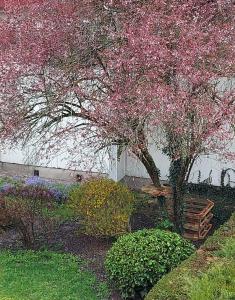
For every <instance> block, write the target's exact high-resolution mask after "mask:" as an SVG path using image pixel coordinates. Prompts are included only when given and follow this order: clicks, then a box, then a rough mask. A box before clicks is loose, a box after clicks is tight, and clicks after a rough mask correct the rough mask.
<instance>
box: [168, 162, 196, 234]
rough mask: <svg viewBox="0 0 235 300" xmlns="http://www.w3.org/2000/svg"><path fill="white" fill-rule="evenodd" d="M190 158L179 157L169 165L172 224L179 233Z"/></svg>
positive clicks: (181, 224)
mask: <svg viewBox="0 0 235 300" xmlns="http://www.w3.org/2000/svg"><path fill="white" fill-rule="evenodd" d="M191 161H192V159H191V158H187V159H184V160H182V159H179V160H177V161H172V162H171V167H170V183H171V186H172V190H173V212H174V224H175V227H176V230H177V231H178V232H179V233H182V232H183V222H184V220H183V217H184V216H183V208H184V207H183V206H184V193H185V183H186V178H187V173H188V168H189V166H190V163H191Z"/></svg>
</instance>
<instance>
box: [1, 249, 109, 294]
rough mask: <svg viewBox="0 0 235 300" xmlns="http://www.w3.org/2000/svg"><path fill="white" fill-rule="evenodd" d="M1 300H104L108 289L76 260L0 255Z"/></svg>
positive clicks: (60, 256)
mask: <svg viewBox="0 0 235 300" xmlns="http://www.w3.org/2000/svg"><path fill="white" fill-rule="evenodd" d="M0 299H1V300H99V299H100V300H104V299H107V288H106V286H105V285H104V284H99V283H98V282H97V280H96V278H95V276H94V275H92V274H91V273H89V272H87V271H85V270H84V269H83V266H82V262H81V261H78V258H77V257H75V256H72V255H68V254H58V253H53V252H47V251H43V252H33V251H18V252H9V251H2V252H0Z"/></svg>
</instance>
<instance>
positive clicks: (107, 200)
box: [68, 178, 134, 236]
mask: <svg viewBox="0 0 235 300" xmlns="http://www.w3.org/2000/svg"><path fill="white" fill-rule="evenodd" d="M133 202H134V196H133V195H132V193H131V192H130V191H129V190H128V188H127V187H125V186H124V185H122V184H120V183H116V182H114V181H113V180H110V179H105V178H102V179H95V180H91V181H88V182H86V183H84V184H83V185H81V186H80V187H79V188H75V189H73V190H72V191H71V193H70V197H69V202H68V205H69V207H70V208H71V209H72V210H73V211H74V213H75V214H77V215H78V216H79V217H80V218H81V222H82V224H83V225H84V231H85V233H86V234H90V235H94V236H118V235H121V234H123V233H125V232H127V231H128V230H129V219H130V216H131V213H132V210H133Z"/></svg>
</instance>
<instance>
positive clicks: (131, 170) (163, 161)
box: [125, 143, 235, 187]
mask: <svg viewBox="0 0 235 300" xmlns="http://www.w3.org/2000/svg"><path fill="white" fill-rule="evenodd" d="M231 151H234V152H235V143H234V145H233V146H232V147H231ZM150 153H151V154H152V156H153V158H154V161H155V162H156V165H157V166H158V168H159V169H160V172H161V179H162V180H167V179H168V175H169V166H170V161H169V159H168V158H167V156H166V155H164V154H162V153H161V152H160V151H155V150H154V148H153V146H152V147H150ZM227 168H232V169H234V170H235V161H227V162H226V161H222V160H221V159H219V158H218V157H216V156H215V155H210V156H201V157H199V158H198V159H197V160H196V162H195V164H194V166H193V169H192V171H191V176H190V180H189V181H190V182H194V183H197V182H198V176H199V171H200V172H201V179H200V181H201V182H202V181H204V180H206V179H207V178H208V177H209V175H210V172H211V170H212V173H211V179H212V181H211V184H213V185H220V179H221V171H222V170H223V169H227ZM228 173H229V175H230V180H231V181H232V183H231V186H234V187H235V172H233V171H230V172H228ZM125 174H126V175H128V176H136V177H144V178H149V176H148V174H147V172H146V170H145V168H144V166H143V164H142V163H141V162H140V161H139V160H137V159H136V158H135V157H134V156H133V155H131V154H130V153H126V170H125ZM227 182H228V175H227V176H226V177H225V184H226V183H227Z"/></svg>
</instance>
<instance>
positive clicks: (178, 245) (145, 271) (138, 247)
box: [105, 229, 194, 298]
mask: <svg viewBox="0 0 235 300" xmlns="http://www.w3.org/2000/svg"><path fill="white" fill-rule="evenodd" d="M193 251H194V246H193V245H192V244H191V243H189V242H188V241H186V240H185V239H183V238H182V237H181V236H179V235H178V234H177V233H172V232H168V231H163V230H160V229H148V230H147V229H145V230H140V231H136V232H134V233H131V234H127V235H124V236H122V237H120V238H119V239H118V240H117V242H116V243H114V245H113V246H112V248H111V249H110V250H109V252H108V254H107V257H106V260H105V268H106V272H107V274H108V276H109V279H110V280H111V281H112V282H113V283H114V284H115V285H116V287H117V288H118V289H119V290H120V292H121V294H122V297H123V298H135V297H136V296H137V295H141V296H142V297H143V296H144V295H145V294H146V293H147V292H148V291H149V290H150V288H151V287H152V286H153V285H154V284H155V283H156V282H157V281H158V280H159V279H160V278H161V277H162V276H163V275H164V274H166V273H168V272H169V271H170V270H171V269H173V268H174V267H176V266H177V265H178V264H179V263H180V262H181V261H183V260H185V259H186V258H187V257H188V256H189V255H191V254H192V253H193Z"/></svg>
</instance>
